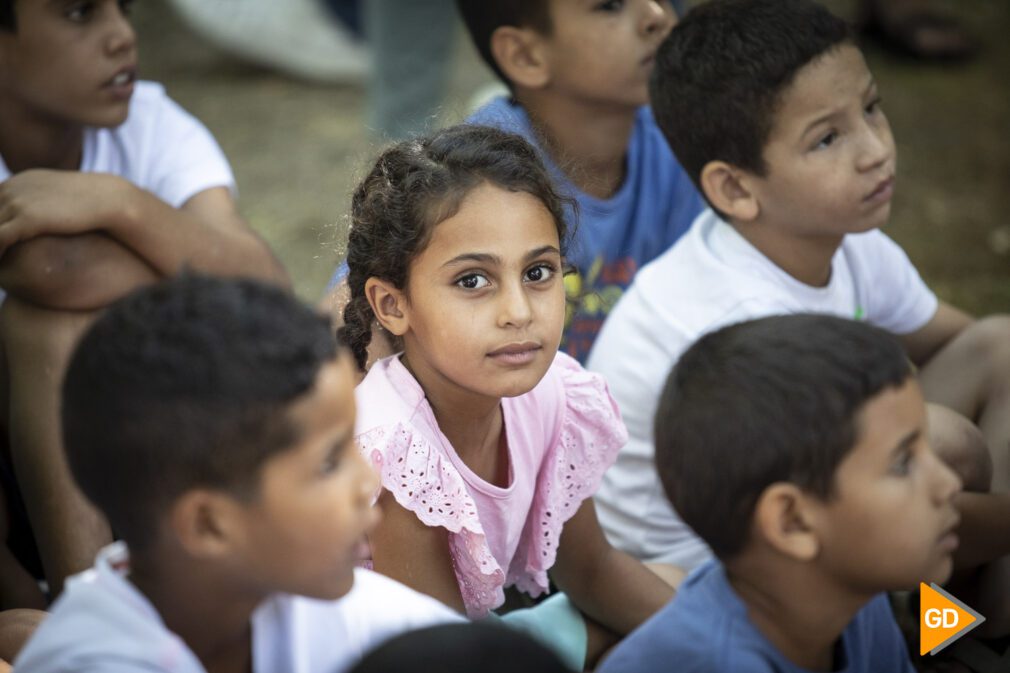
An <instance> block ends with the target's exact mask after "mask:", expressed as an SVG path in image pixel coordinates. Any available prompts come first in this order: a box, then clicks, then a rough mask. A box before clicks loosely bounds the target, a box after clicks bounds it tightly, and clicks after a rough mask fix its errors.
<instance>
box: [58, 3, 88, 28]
mask: <svg viewBox="0 0 1010 673" xmlns="http://www.w3.org/2000/svg"><path fill="white" fill-rule="evenodd" d="M94 11H95V4H94V3H93V2H75V3H73V4H72V5H69V6H68V7H67V8H66V10H65V12H64V15H65V16H66V17H67V18H68V19H70V20H71V21H73V22H75V23H83V22H85V21H87V20H88V19H89V18H91V15H92V14H93V13H94Z"/></svg>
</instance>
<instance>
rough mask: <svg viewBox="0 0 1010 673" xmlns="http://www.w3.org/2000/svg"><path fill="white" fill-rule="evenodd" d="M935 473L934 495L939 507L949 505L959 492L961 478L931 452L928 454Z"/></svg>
mask: <svg viewBox="0 0 1010 673" xmlns="http://www.w3.org/2000/svg"><path fill="white" fill-rule="evenodd" d="M929 455H930V458H932V460H933V463H934V467H935V468H936V472H935V474H934V491H933V492H934V494H935V497H936V500H937V502H938V503H939V504H941V505H946V504H947V503H949V502H950V501H951V500H952V499H953V498H954V496H955V495H957V494H958V493H960V492H961V477H959V476H958V475H957V473H956V472H954V470H952V469H950V467H948V466H947V463H945V462H943V460H942V459H941V458H940V457H939V456H937V455H936V454H935V453H933V451H932V450H931V451H930V452H929Z"/></svg>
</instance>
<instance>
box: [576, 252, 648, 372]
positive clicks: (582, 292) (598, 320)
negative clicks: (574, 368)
mask: <svg viewBox="0 0 1010 673" xmlns="http://www.w3.org/2000/svg"><path fill="white" fill-rule="evenodd" d="M637 270H638V263H637V262H636V260H635V259H634V258H632V257H620V258H618V259H615V260H611V261H607V262H604V259H603V256H602V255H600V256H597V257H596V259H595V260H593V263H592V264H591V265H590V266H589V269H588V271H587V272H586V273H585V274H583V273H582V272H581V271H580V270H578V269H576V271H575V272H574V273H570V274H568V275H567V276H565V295H566V296H567V299H568V301H567V302H566V310H565V333H564V338H563V339H562V340H561V348H562V350H564V351H565V352H566V353H568V354H569V355H571V356H572V357H574V358H575V359H577V360H578V361H579V362H583V363H584V362H585V361H586V358H587V357H588V356H589V350H590V349H591V348H592V346H593V341H595V340H596V335H597V334H599V332H600V328H601V327H602V326H603V321H604V320H605V319H606V317H607V315H608V314H609V313H610V311H611V310H612V309H613V308H614V306H615V305H616V304H617V301H618V300H619V299H620V298H621V296H622V295H623V294H624V291H625V290H626V289H627V287H628V286H629V285H630V284H631V279H632V278H634V276H635V272H636V271H637Z"/></svg>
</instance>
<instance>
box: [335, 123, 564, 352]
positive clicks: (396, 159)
mask: <svg viewBox="0 0 1010 673" xmlns="http://www.w3.org/2000/svg"><path fill="white" fill-rule="evenodd" d="M485 182H486V183H490V184H492V185H495V186H497V187H501V188H502V189H507V190H509V191H513V192H525V193H526V194H529V195H531V196H533V197H535V198H536V199H537V200H538V201H540V203H542V204H543V206H544V208H546V209H547V211H548V212H549V213H550V214H551V217H552V218H553V220H554V226H555V228H556V229H557V232H558V241H559V242H560V244H561V254H562V256H564V255H565V252H566V249H567V243H568V238H569V231H568V225H567V223H566V221H565V207H566V206H571V207H572V208H573V210H574V202H573V201H572V200H571V199H569V198H566V197H562V196H561V195H560V194H559V193H558V191H557V190H556V189H555V187H554V183H553V181H552V180H551V177H550V175H549V174H548V172H547V169H546V168H545V167H544V164H543V162H542V161H541V160H540V156H539V154H538V153H537V150H536V149H534V148H533V146H532V145H530V144H529V143H528V142H526V141H525V140H524V139H523V138H522V137H521V136H518V135H516V134H514V133H507V132H505V131H502V130H500V129H495V128H491V127H489V126H478V125H475V124H460V125H458V126H451V127H449V128H446V129H443V130H441V131H438V132H436V133H433V134H432V135H429V136H423V137H420V138H413V139H411V140H405V141H403V142H400V143H398V144H396V145H393V146H392V147H390V148H389V149H387V150H386V151H385V152H383V153H382V154H381V155H380V156H379V158H378V159H377V160H376V162H375V166H373V167H372V170H371V171H369V173H368V175H367V176H365V179H364V180H362V181H361V184H359V185H358V187H357V188H356V189H355V190H354V196H352V197H351V230H350V233H349V234H348V237H347V268H348V272H347V285H348V289H349V291H350V295H351V298H350V300H349V301H348V302H347V305H346V306H345V307H344V325H343V327H341V328H340V330H339V336H340V339H341V341H342V342H343V343H346V344H347V345H348V347H350V349H351V352H352V353H353V354H354V357H355V360H356V361H357V363H358V367H359V368H361V369H362V370H364V368H365V360H366V358H367V354H368V353H367V351H368V344H369V343H370V341H371V338H372V323H373V322H375V314H374V312H373V311H372V306H371V304H369V303H368V297H366V296H365V283H366V282H367V281H368V279H369V278H372V277H375V278H380V279H382V280H384V281H387V282H389V283H392V284H393V286H394V287H396V288H398V289H401V290H404V289H406V288H407V281H408V275H409V274H408V270H409V269H410V263H411V262H412V261H413V259H414V258H415V257H417V255H419V254H421V252H423V251H424V249H425V247H426V246H427V245H428V242H429V241H430V240H431V232H432V231H433V230H434V227H435V225H437V224H438V223H439V222H441V221H443V220H445V219H448V218H450V217H452V216H453V215H454V214H455V213H456V211H457V210H458V209H459V206H460V204H461V203H462V202H463V199H464V198H465V197H466V195H467V194H469V193H470V191H471V190H473V189H474V188H475V187H478V186H479V185H481V184H482V183H485ZM503 233H505V232H503Z"/></svg>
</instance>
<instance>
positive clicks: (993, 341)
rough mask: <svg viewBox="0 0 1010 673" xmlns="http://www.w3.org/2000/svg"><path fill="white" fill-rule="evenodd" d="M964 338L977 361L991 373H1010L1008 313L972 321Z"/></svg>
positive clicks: (1009, 324) (1009, 323)
mask: <svg viewBox="0 0 1010 673" xmlns="http://www.w3.org/2000/svg"><path fill="white" fill-rule="evenodd" d="M964 339H965V341H966V342H967V344H968V346H969V348H970V352H971V353H972V354H973V356H974V357H975V358H977V361H978V362H981V363H985V366H986V367H987V368H988V369H989V371H992V372H993V374H996V375H1003V376H1005V375H1006V374H1007V373H1010V315H1003V314H1000V315H992V316H987V317H985V318H982V319H980V320H978V321H976V322H974V323H972V325H971V326H970V327H968V328H967V329H966V330H965V331H964Z"/></svg>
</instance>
